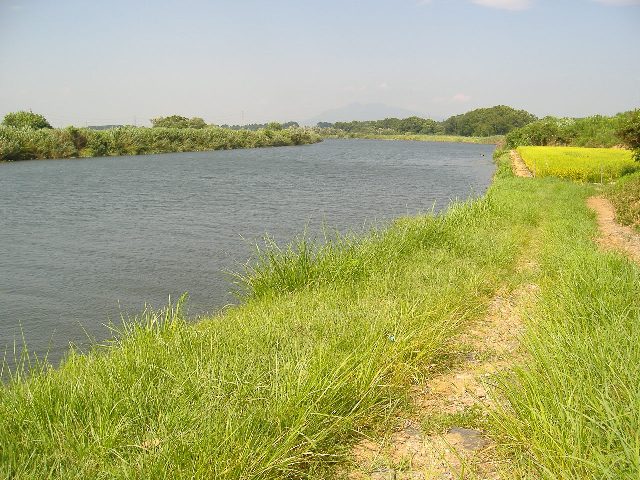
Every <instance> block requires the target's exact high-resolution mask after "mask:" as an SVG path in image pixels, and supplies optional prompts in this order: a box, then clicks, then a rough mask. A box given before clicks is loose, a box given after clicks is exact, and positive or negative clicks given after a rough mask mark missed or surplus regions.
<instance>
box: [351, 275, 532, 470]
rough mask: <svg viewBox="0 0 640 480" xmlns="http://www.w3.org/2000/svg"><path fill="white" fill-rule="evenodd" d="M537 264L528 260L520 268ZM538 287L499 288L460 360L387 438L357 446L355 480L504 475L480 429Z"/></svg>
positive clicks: (461, 346) (463, 341)
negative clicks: (496, 376) (491, 385)
mask: <svg viewBox="0 0 640 480" xmlns="http://www.w3.org/2000/svg"><path fill="white" fill-rule="evenodd" d="M535 268H537V267H536V265H535V264H533V263H526V264H524V265H523V266H522V267H521V270H522V269H529V270H533V269H535ZM536 291H537V287H536V286H535V285H532V284H526V283H523V284H522V285H520V286H519V287H518V288H516V289H514V290H512V291H509V290H502V291H499V292H498V293H497V294H496V295H495V297H494V298H493V299H492V301H491V304H490V306H489V311H488V313H487V315H486V316H485V317H484V318H482V319H480V320H478V321H477V322H475V324H473V325H472V326H471V328H470V329H469V330H468V331H467V332H465V333H464V334H462V335H461V336H459V337H458V338H456V339H455V344H454V348H456V349H457V355H456V357H457V358H456V361H455V362H453V365H452V366H451V367H450V368H449V369H448V370H447V371H445V372H443V373H441V374H440V375H437V376H435V377H433V378H432V379H431V380H430V381H429V382H428V383H427V384H426V385H423V386H421V387H415V389H414V391H413V393H412V403H413V407H414V408H413V411H412V412H411V413H407V414H406V415H404V416H403V418H400V419H398V425H397V429H396V430H395V431H394V432H392V433H390V434H388V435H387V436H386V437H385V438H382V439H365V440H362V441H361V442H359V443H358V444H357V445H356V446H355V447H354V449H353V451H352V456H353V468H352V469H351V471H350V473H349V474H348V475H347V478H348V479H350V480H365V479H371V480H392V479H393V480H409V479H412V480H428V479H487V480H489V479H491V480H496V479H499V478H500V471H501V470H504V465H500V463H499V462H500V460H498V457H497V455H495V453H494V450H495V444H494V443H493V442H492V441H491V440H490V439H489V438H488V437H487V436H486V435H485V434H484V432H483V431H482V424H483V421H486V416H487V412H488V409H489V408H490V407H491V406H492V405H493V404H494V399H493V398H492V396H491V389H489V388H487V387H488V385H489V383H490V382H491V378H492V376H493V375H494V374H495V373H496V372H498V371H500V370H502V369H504V368H507V367H509V366H511V365H513V363H514V362H515V360H516V359H517V358H518V356H519V355H520V353H519V338H520V334H521V332H522V329H523V326H522V319H521V311H522V309H523V308H526V306H527V305H530V304H531V302H532V301H533V299H534V298H535V293H536Z"/></svg>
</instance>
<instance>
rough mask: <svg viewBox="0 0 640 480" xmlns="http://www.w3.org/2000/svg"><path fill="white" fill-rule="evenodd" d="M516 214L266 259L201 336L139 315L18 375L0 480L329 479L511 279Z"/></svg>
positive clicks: (415, 223)
mask: <svg viewBox="0 0 640 480" xmlns="http://www.w3.org/2000/svg"><path fill="white" fill-rule="evenodd" d="M505 181H506V180H505ZM515 200H516V197H514V196H513V194H512V193H511V191H510V190H509V189H505V188H503V187H500V188H498V187H494V188H493V189H492V191H491V192H490V193H489V194H488V195H487V196H486V197H485V198H484V199H482V200H478V201H474V202H472V203H467V204H458V205H456V206H454V207H452V208H451V209H450V210H449V211H448V213H447V214H446V215H445V216H443V217H431V216H422V217H416V218H405V219H400V220H398V221H397V222H396V223H395V224H394V225H393V226H391V227H390V228H388V229H387V230H383V231H376V232H372V233H371V234H370V235H369V236H366V237H364V238H344V239H341V240H337V241H335V242H333V243H331V244H329V245H327V246H325V247H322V248H315V247H314V248H308V245H305V244H304V242H303V243H302V244H301V246H300V248H296V247H295V246H294V247H292V248H291V250H290V251H287V249H284V250H283V251H277V250H273V249H271V250H268V251H266V252H263V254H262V257H261V258H262V259H261V260H260V261H259V262H257V263H256V264H255V265H254V267H253V268H250V269H249V270H248V273H247V272H245V273H244V274H243V275H249V276H248V277H247V278H246V279H245V280H246V282H245V295H246V298H245V303H244V304H243V305H242V306H239V307H236V308H231V309H229V310H227V311H226V312H224V313H222V314H220V315H218V316H216V317H213V318H210V319H208V320H205V321H202V322H200V323H198V324H196V325H192V324H188V323H187V322H185V321H184V319H183V318H182V315H181V313H180V309H179V308H177V307H175V308H173V309H169V310H167V311H166V312H162V313H148V314H146V315H144V316H143V317H142V318H141V319H140V322H139V323H138V324H137V325H132V326H129V327H127V328H126V331H125V332H123V336H122V338H121V340H119V341H118V342H116V343H115V344H114V345H112V346H110V347H105V348H98V349H96V351H95V352H93V353H91V354H89V355H76V354H71V355H70V356H69V358H68V359H67V360H66V361H65V362H64V363H63V364H62V365H61V366H60V368H58V369H55V370H52V369H48V368H44V369H42V371H40V372H35V373H34V374H32V376H31V377H30V378H22V377H21V376H20V375H18V376H16V377H15V379H14V381H12V382H11V384H10V385H8V386H7V387H5V388H2V389H0V476H2V475H4V476H7V477H10V478H43V477H52V478H113V477H117V478H120V477H140V478H163V477H170V478H192V477H194V476H195V477H198V478H220V479H224V478H283V477H284V478H302V477H305V478H314V477H315V478H326V468H329V467H330V466H331V465H332V464H333V463H335V462H336V461H339V460H341V459H342V458H343V456H344V454H345V452H346V450H345V448H346V447H345V445H348V444H349V442H350V441H352V439H353V438H354V436H355V435H356V432H358V431H360V430H362V429H365V428H367V427H368V426H375V425H376V423H377V422H378V421H379V420H380V419H383V418H385V417H387V416H388V415H390V414H392V413H393V412H394V411H395V409H396V408H398V406H399V405H400V404H401V403H402V402H403V401H404V398H405V392H406V389H407V387H408V386H409V385H410V384H411V382H413V381H416V380H417V379H420V378H422V377H424V376H425V375H427V374H428V372H429V369H430V368H431V365H433V364H434V363H437V362H438V357H439V355H441V354H442V353H443V352H444V351H445V350H446V348H447V347H446V345H447V342H448V341H449V340H450V339H451V337H452V336H453V335H454V334H455V333H456V332H457V331H459V329H460V328H463V326H464V325H465V323H466V322H467V321H468V320H469V319H471V318H474V317H477V316H478V315H482V314H483V312H484V311H485V308H486V304H487V302H488V300H489V299H490V298H491V296H492V294H493V292H494V290H495V289H496V288H498V286H499V285H500V283H501V282H504V281H506V280H507V279H508V278H509V277H510V272H511V271H512V270H513V264H514V262H515V261H516V258H517V256H518V254H519V249H520V245H521V244H522V243H523V242H524V241H525V240H526V237H527V235H528V233H529V225H530V222H531V221H532V217H531V215H530V212H529V208H528V206H527V205H526V204H520V205H518V206H516V207H513V204H514V201H515ZM241 277H242V276H241Z"/></svg>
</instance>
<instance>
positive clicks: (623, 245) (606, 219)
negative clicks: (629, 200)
mask: <svg viewBox="0 0 640 480" xmlns="http://www.w3.org/2000/svg"><path fill="white" fill-rule="evenodd" d="M587 205H588V206H589V208H591V209H592V210H594V211H595V212H596V215H597V217H598V227H599V228H600V238H598V240H597V242H598V244H600V246H602V247H603V248H605V249H615V250H618V251H621V252H623V253H625V254H626V255H628V256H629V257H630V258H632V259H633V260H635V261H636V262H637V263H639V264H640V234H639V233H637V232H636V231H634V230H633V229H632V228H631V227H626V226H624V225H620V224H619V223H618V222H616V211H615V208H613V205H612V204H611V202H610V201H609V200H607V199H606V198H604V197H591V198H589V199H588V200H587Z"/></svg>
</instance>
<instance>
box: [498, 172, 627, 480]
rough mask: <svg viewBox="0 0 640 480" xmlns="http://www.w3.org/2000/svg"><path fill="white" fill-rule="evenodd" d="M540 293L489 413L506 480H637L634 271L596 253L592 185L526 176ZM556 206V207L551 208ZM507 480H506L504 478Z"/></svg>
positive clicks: (617, 257)
mask: <svg viewBox="0 0 640 480" xmlns="http://www.w3.org/2000/svg"><path fill="white" fill-rule="evenodd" d="M531 183H532V184H534V185H536V188H538V189H539V190H540V192H541V194H542V195H544V196H542V195H541V198H540V201H539V202H540V203H538V204H537V205H533V208H535V209H536V210H537V209H545V216H544V219H543V221H542V222H541V223H540V232H541V233H540V237H539V239H538V242H537V243H538V244H539V245H540V255H539V256H538V258H537V261H538V262H539V263H540V272H541V273H540V275H539V277H538V279H537V282H538V284H539V286H540V293H539V296H538V298H537V301H536V304H535V307H534V308H533V309H530V310H527V311H526V312H525V314H526V320H527V333H526V335H525V337H524V339H523V344H524V346H525V349H526V353H527V357H526V361H525V362H524V363H523V365H521V366H519V367H518V368H516V369H515V370H514V371H513V373H512V374H510V375H507V376H506V377H504V378H502V379H501V381H500V383H499V385H500V393H501V394H502V395H503V398H504V403H503V404H502V406H501V408H500V409H499V410H498V411H497V412H496V414H495V417H494V428H495V431H496V432H497V434H498V436H499V438H500V443H501V445H502V449H503V451H504V452H506V454H507V455H508V456H509V457H510V458H511V460H512V462H513V465H512V466H511V467H510V468H509V470H510V474H511V476H512V477H513V478H532V479H533V478H536V479H567V480H568V479H596V478H598V479H635V478H638V474H639V472H640V437H639V436H638V432H639V431H640V383H639V382H638V379H639V378H640V268H639V267H638V266H636V265H634V264H633V263H632V262H631V261H629V260H627V259H625V258H623V257H622V256H620V255H615V254H611V253H604V252H602V251H599V250H598V248H597V247H596V245H595V244H594V242H593V241H592V238H593V237H594V236H595V235H596V234H597V232H596V227H595V222H594V219H593V213H592V212H591V211H589V210H588V209H587V207H586V206H585V199H586V197H587V196H589V195H592V194H593V193H594V190H593V188H592V187H590V186H585V185H578V184H574V183H570V182H566V181H560V180H557V179H534V180H532V181H531ZM559 207H561V208H559ZM509 478H511V477H509Z"/></svg>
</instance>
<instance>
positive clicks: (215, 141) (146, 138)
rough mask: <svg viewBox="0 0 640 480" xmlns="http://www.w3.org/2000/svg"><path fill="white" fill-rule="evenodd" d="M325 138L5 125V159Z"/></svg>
mask: <svg viewBox="0 0 640 480" xmlns="http://www.w3.org/2000/svg"><path fill="white" fill-rule="evenodd" d="M320 140H321V138H320V136H319V135H317V134H316V133H315V132H313V131H312V130H310V129H305V128H286V129H276V130H270V129H263V130H256V131H250V130H232V129H229V128H220V127H205V128H163V127H154V128H144V127H121V128H113V129H109V130H92V129H89V128H75V127H68V128H59V129H51V128H43V129H39V130H36V129H30V128H16V127H6V126H0V161H16V160H32V159H46V158H77V157H101V156H113V155H144V154H152V153H172V152H197V151H206V150H230V149H235V148H256V147H276V146H285V145H303V144H309V143H316V142H319V141H320Z"/></svg>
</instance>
